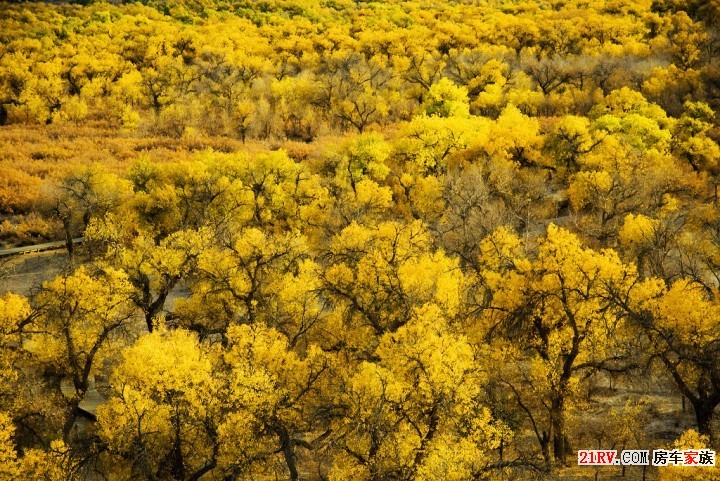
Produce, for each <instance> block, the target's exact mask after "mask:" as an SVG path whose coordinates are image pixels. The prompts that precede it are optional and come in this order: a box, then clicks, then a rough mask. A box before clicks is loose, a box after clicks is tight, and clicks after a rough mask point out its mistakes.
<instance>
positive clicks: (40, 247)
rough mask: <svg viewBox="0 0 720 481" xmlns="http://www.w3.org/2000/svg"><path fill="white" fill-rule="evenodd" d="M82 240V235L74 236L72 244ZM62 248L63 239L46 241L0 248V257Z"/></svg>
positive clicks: (63, 246) (63, 245) (63, 244)
mask: <svg viewBox="0 0 720 481" xmlns="http://www.w3.org/2000/svg"><path fill="white" fill-rule="evenodd" d="M82 241H83V238H82V237H76V238H75V239H73V244H80V243H82ZM64 248H65V241H55V242H46V243H45V244H35V245H32V246H24V247H13V248H11V249H2V250H0V257H7V256H14V255H21V254H27V253H29V252H40V251H49V250H55V249H64Z"/></svg>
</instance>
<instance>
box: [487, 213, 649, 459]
mask: <svg viewBox="0 0 720 481" xmlns="http://www.w3.org/2000/svg"><path fill="white" fill-rule="evenodd" d="M524 249H525V248H524V246H523V245H522V244H521V242H520V241H519V239H518V238H517V237H515V236H514V235H513V234H512V233H511V232H509V231H508V230H506V229H499V230H498V231H496V232H495V233H494V234H492V235H491V236H489V237H487V238H486V239H485V241H483V244H482V253H481V259H482V261H483V262H484V263H485V264H486V266H487V268H486V270H484V271H483V273H482V276H483V280H484V282H485V283H486V284H487V286H488V289H489V292H488V295H489V299H488V301H487V306H486V307H485V320H484V321H482V322H483V323H484V325H485V326H486V328H485V329H486V331H484V332H485V336H486V337H487V338H490V339H492V338H496V337H500V338H505V339H509V343H507V344H501V346H502V349H503V356H505V357H509V358H510V359H513V362H512V363H510V364H509V369H508V370H509V371H510V372H509V373H507V374H501V378H500V379H501V381H502V382H503V383H504V384H505V385H507V386H508V387H509V389H510V390H511V391H512V393H513V395H514V397H515V398H516V401H517V403H518V405H519V406H520V408H521V409H522V410H523V411H525V413H526V414H527V416H528V420H529V422H530V424H531V426H532V429H533V432H534V433H535V436H536V438H537V440H538V443H539V445H540V448H541V451H542V455H543V457H544V459H545V462H546V464H547V465H548V466H549V465H550V463H551V448H552V458H554V460H555V461H556V462H557V463H559V464H560V465H563V464H565V459H566V458H565V457H566V454H567V453H568V451H569V450H570V449H569V445H568V440H567V427H566V416H567V410H568V407H569V405H570V403H571V402H572V399H573V396H575V395H576V393H577V388H578V384H579V382H580V375H581V373H582V372H583V371H585V370H592V369H603V368H613V367H614V368H617V366H618V365H621V364H622V363H623V362H627V361H629V359H627V354H626V351H625V349H624V347H625V346H623V342H627V341H624V340H623V336H624V334H623V317H622V316H623V312H622V311H621V310H619V309H617V308H616V306H615V304H614V303H613V302H612V301H611V299H610V293H611V292H613V291H611V290H610V288H609V287H608V286H613V288H614V289H618V290H621V289H622V288H627V287H628V286H631V285H632V284H633V282H634V280H635V278H636V273H635V271H634V268H633V266H632V265H630V266H627V265H624V264H623V263H622V262H621V261H620V259H619V257H618V255H617V254H616V253H615V252H613V251H609V250H605V251H600V252H596V251H594V250H592V249H588V248H584V247H582V244H581V243H580V241H579V239H578V238H577V237H576V236H574V235H573V234H571V233H570V232H568V231H566V230H563V229H560V228H558V227H556V226H554V225H553V224H551V225H550V226H549V227H548V233H547V237H546V238H544V239H542V240H541V241H540V244H539V246H538V251H537V254H535V255H533V256H532V257H527V256H526V255H525V253H524ZM503 333H504V334H503ZM525 353H527V354H525ZM526 355H527V358H526V357H525V356H526Z"/></svg>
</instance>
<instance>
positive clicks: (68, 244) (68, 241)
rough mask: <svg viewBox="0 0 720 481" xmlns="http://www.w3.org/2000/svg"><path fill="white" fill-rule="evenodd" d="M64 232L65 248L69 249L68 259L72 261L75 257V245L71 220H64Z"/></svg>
mask: <svg viewBox="0 0 720 481" xmlns="http://www.w3.org/2000/svg"><path fill="white" fill-rule="evenodd" d="M63 230H64V231H65V248H66V249H67V252H68V257H69V258H70V260H71V261H72V259H73V255H74V254H75V244H74V243H73V236H72V224H71V222H70V219H67V218H66V219H63Z"/></svg>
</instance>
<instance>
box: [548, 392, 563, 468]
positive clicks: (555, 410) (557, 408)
mask: <svg viewBox="0 0 720 481" xmlns="http://www.w3.org/2000/svg"><path fill="white" fill-rule="evenodd" d="M550 408H551V412H550V422H551V425H552V443H553V457H554V459H555V462H557V463H559V464H561V465H563V466H564V465H565V463H566V459H565V454H566V453H567V444H566V440H567V437H566V436H565V398H563V397H562V396H558V397H556V398H555V399H553V400H552V404H551V406H550Z"/></svg>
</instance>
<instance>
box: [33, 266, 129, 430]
mask: <svg viewBox="0 0 720 481" xmlns="http://www.w3.org/2000/svg"><path fill="white" fill-rule="evenodd" d="M130 292H131V285H130V282H129V281H128V277H127V275H125V273H124V272H122V271H118V270H115V269H112V268H109V267H104V268H95V269H93V268H92V267H86V266H81V267H79V268H78V269H77V270H76V271H75V272H74V273H72V274H71V275H68V276H60V277H57V278H56V279H54V280H52V281H48V282H46V283H45V284H43V288H42V290H41V291H40V292H39V293H38V294H37V295H36V296H34V297H33V300H32V301H33V304H34V307H35V309H36V310H37V313H36V314H35V318H34V319H33V331H34V332H35V334H33V335H32V338H31V339H32V342H31V344H30V345H29V346H28V347H27V349H28V350H29V351H30V352H32V353H33V354H34V355H35V356H36V357H37V358H38V359H39V360H41V362H44V363H46V365H47V368H48V370H49V372H50V373H52V374H53V375H54V376H56V378H57V386H56V387H57V389H60V383H61V380H62V378H69V379H70V381H71V382H72V388H73V393H72V394H71V395H70V397H69V399H67V400H66V403H67V406H66V413H65V422H64V427H63V437H64V439H65V440H66V441H67V440H69V439H70V435H71V430H72V427H73V425H74V423H75V420H76V419H77V417H78V416H80V415H81V414H83V413H82V412H81V411H80V409H79V405H80V402H81V401H82V400H83V398H84V397H85V394H86V393H87V391H88V389H89V388H90V380H91V377H92V376H93V375H94V374H95V372H96V370H97V369H98V368H99V366H100V364H101V360H102V359H103V358H104V357H105V356H107V355H108V354H109V353H110V352H112V350H111V346H113V345H117V342H118V340H120V339H121V336H119V333H120V332H121V331H122V330H123V329H124V328H126V327H128V326H129V324H130V322H131V320H132V317H133V309H132V305H131V303H130V302H129V297H130ZM120 344H122V343H120Z"/></svg>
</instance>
